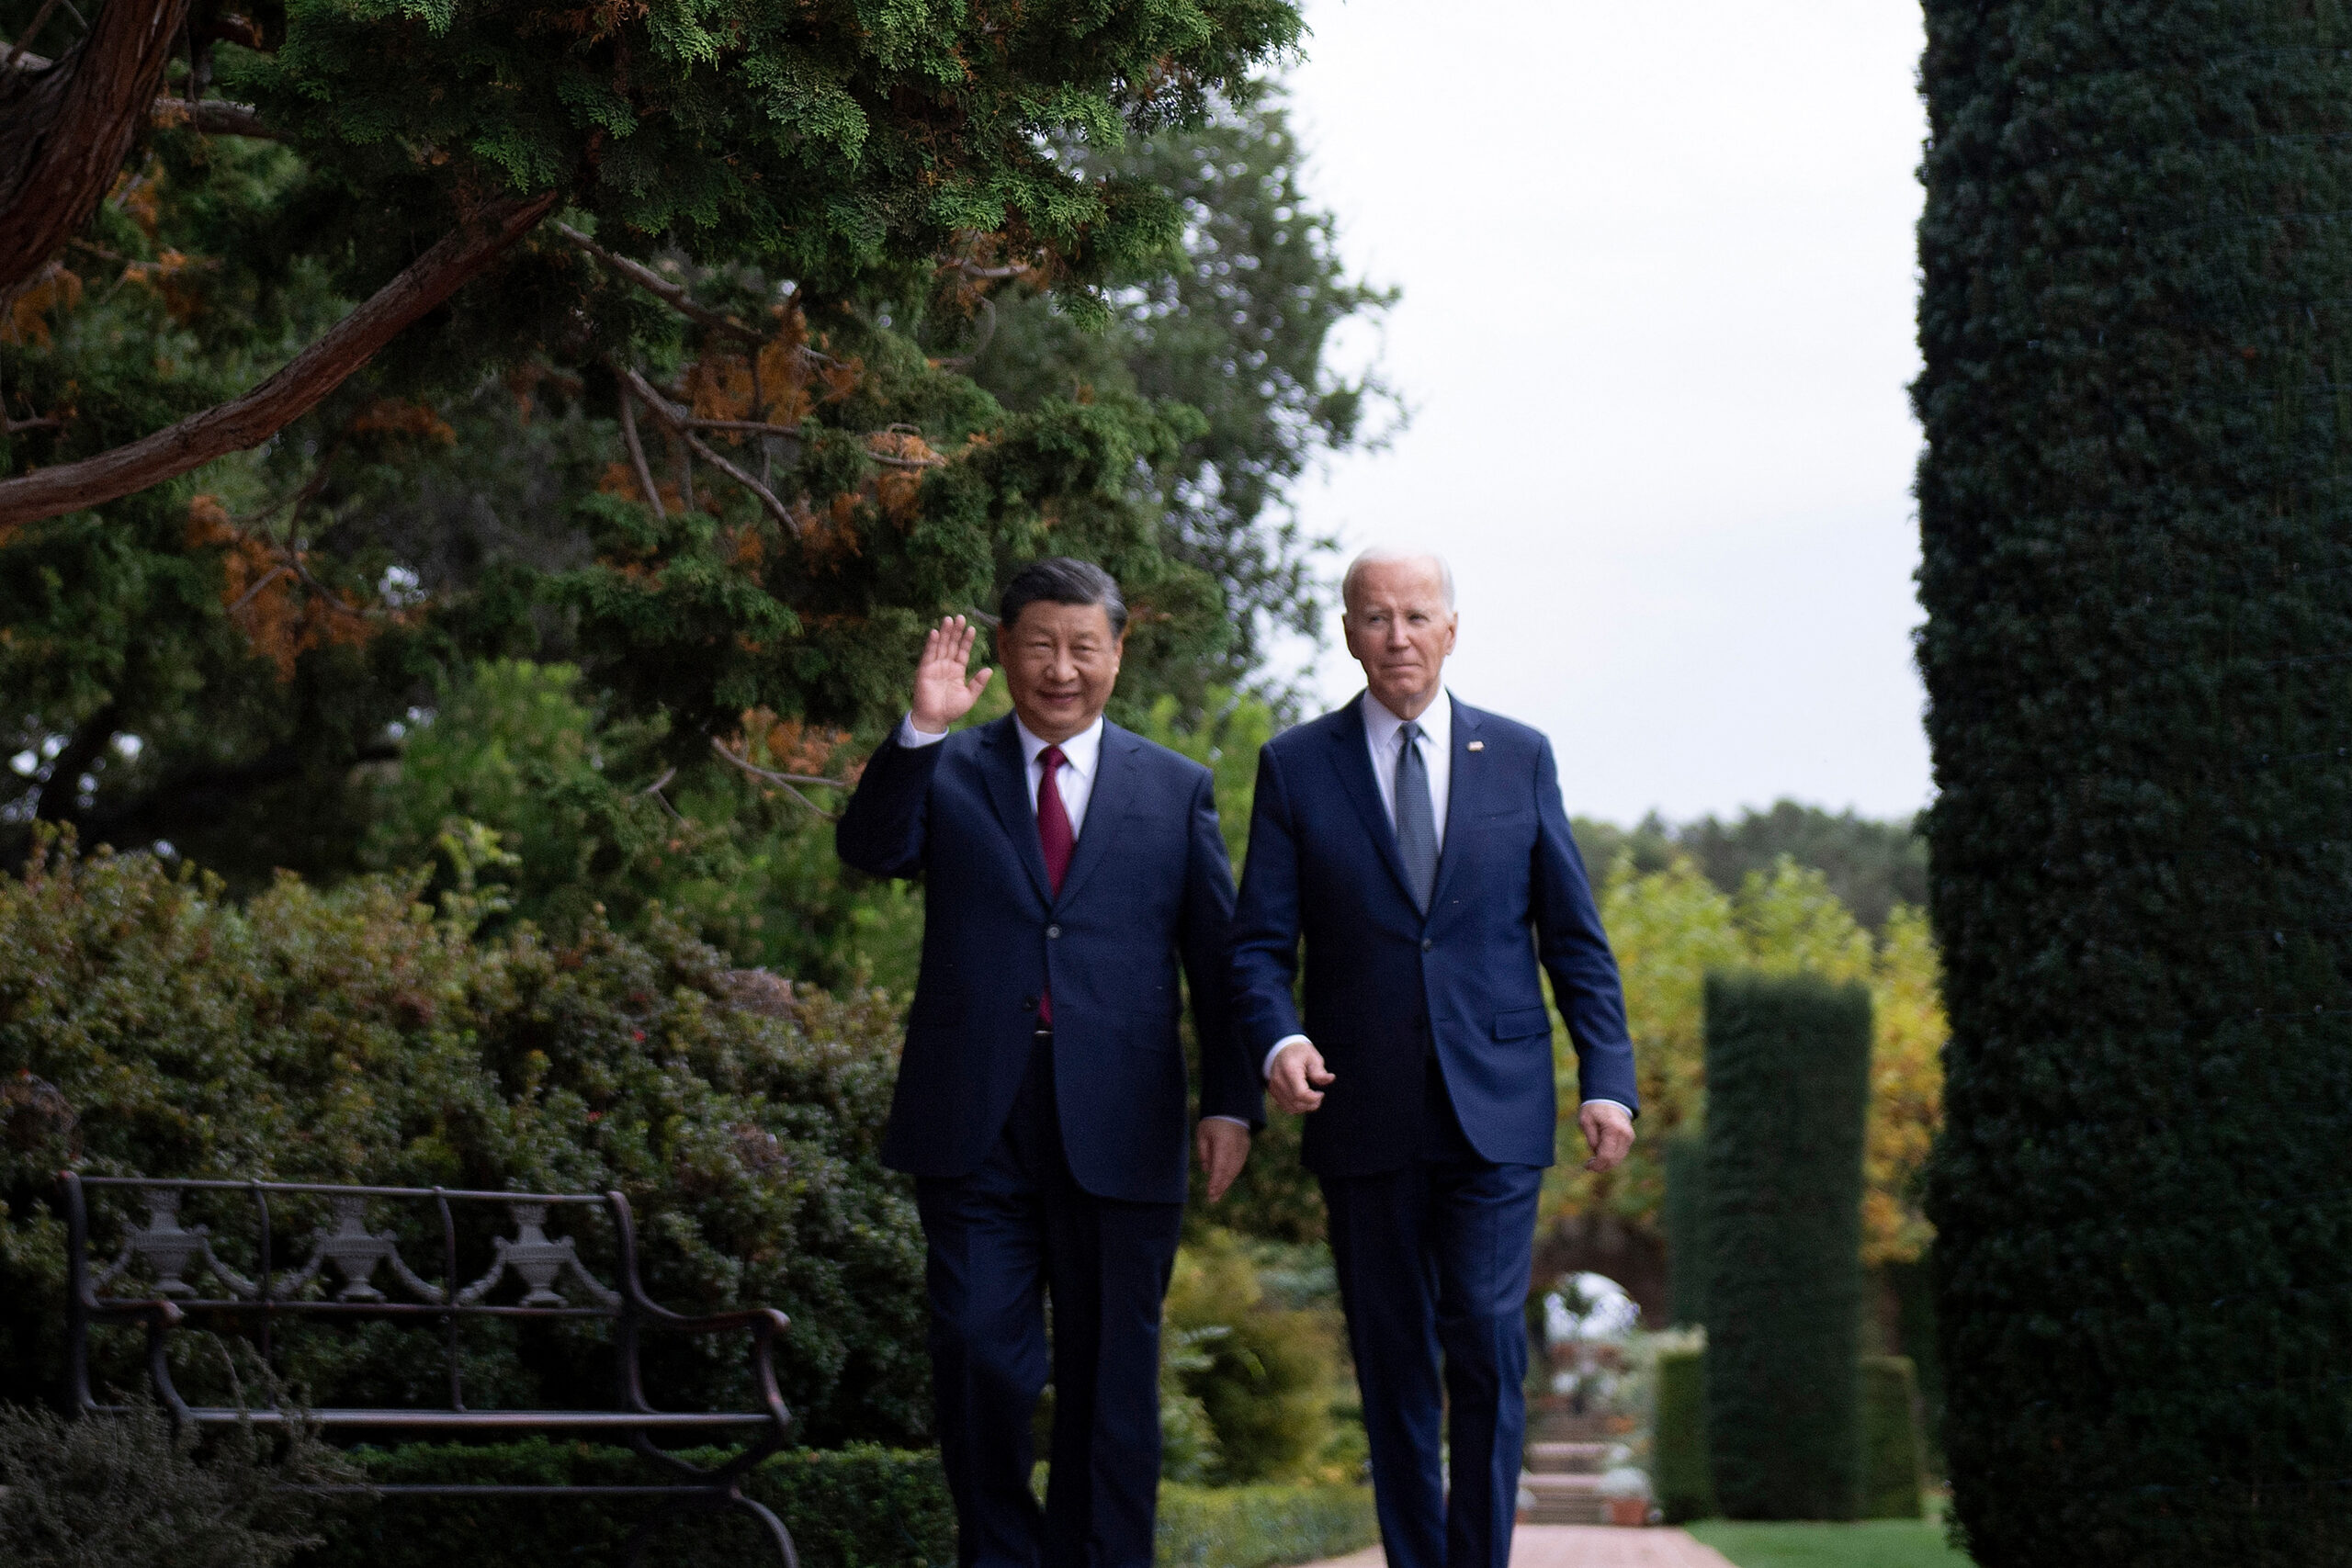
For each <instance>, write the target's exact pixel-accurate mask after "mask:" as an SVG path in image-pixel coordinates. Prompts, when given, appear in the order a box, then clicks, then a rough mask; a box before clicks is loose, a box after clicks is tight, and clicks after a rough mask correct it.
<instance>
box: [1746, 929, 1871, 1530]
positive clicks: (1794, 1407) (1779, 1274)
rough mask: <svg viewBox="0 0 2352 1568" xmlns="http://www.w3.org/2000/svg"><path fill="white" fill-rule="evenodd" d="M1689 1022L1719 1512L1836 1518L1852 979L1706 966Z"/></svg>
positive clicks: (1855, 1240) (1866, 1058) (1846, 1399)
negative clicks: (1698, 1028)
mask: <svg viewBox="0 0 2352 1568" xmlns="http://www.w3.org/2000/svg"><path fill="white" fill-rule="evenodd" d="M1706 1027H1707V1159H1706V1206H1705V1214H1706V1221H1705V1224H1706V1233H1707V1248H1706V1253H1707V1258H1708V1262H1709V1270H1708V1276H1707V1325H1706V1327H1707V1432H1708V1443H1709V1449H1710V1453H1711V1455H1712V1461H1713V1478H1714V1489H1715V1496H1716V1500H1717V1501H1718V1503H1719V1504H1720V1505H1721V1506H1722V1508H1723V1511H1724V1514H1726V1515H1728V1516H1729V1517H1733V1518H1742V1519H1848V1518H1851V1517H1854V1509H1855V1506H1856V1504H1857V1502H1858V1500H1859V1490H1860V1479H1861V1478H1860V1463H1861V1443H1860V1431H1859V1429H1858V1422H1857V1397H1858V1391H1857V1387H1856V1383H1855V1366H1856V1358H1857V1356H1858V1354H1859V1351H1860V1335H1861V1300H1862V1292H1861V1286H1862V1276H1861V1264H1860V1246H1861V1199H1862V1132H1863V1118H1864V1115H1865V1112H1866V1111H1867V1110H1868V1106H1869V1096H1870V1058H1871V999H1870V993H1869V992H1868V991H1867V990H1865V989H1864V988H1863V987H1860V986H1833V985H1830V984H1829V983H1828V982H1826V981H1825V980H1820V979H1817V978H1815V977H1813V976H1802V975H1800V976H1767V975H1762V974H1757V973H1753V972H1746V973H1732V974H1715V975H1711V976H1708V977H1707V983H1706Z"/></svg>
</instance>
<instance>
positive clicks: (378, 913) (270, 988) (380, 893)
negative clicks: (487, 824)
mask: <svg viewBox="0 0 2352 1568" xmlns="http://www.w3.org/2000/svg"><path fill="white" fill-rule="evenodd" d="M412 887H413V884H410V883H404V882H401V881H398V880H390V879H375V880H362V881H357V882H354V883H351V884H348V885H345V886H342V887H340V888H338V889H336V890H334V892H332V893H321V892H317V891H314V890H312V889H311V888H310V887H307V886H303V885H302V884H300V883H299V882H296V881H294V880H292V879H290V878H288V879H283V880H281V881H280V882H279V883H278V884H277V886H275V887H273V888H271V889H270V890H269V891H267V892H266V893H265V894H263V895H261V896H260V897H256V898H254V900H252V902H251V903H250V904H248V905H246V906H244V907H243V908H239V907H236V906H234V905H232V904H230V903H228V902H226V901H225V900H223V899H222V898H221V897H220V896H219V895H218V891H217V889H216V887H215V886H213V885H211V884H209V883H208V882H207V881H206V880H204V879H202V878H200V877H198V876H196V875H194V874H181V875H174V874H170V873H167V872H166V871H165V870H164V868H162V867H161V866H160V865H158V864H157V863H155V861H153V859H152V858H149V857H146V856H123V857H118V856H111V855H107V854H104V853H101V854H96V855H93V856H90V857H88V858H86V859H85V858H81V857H78V856H76V855H75V854H74V853H73V852H72V851H71V848H70V846H64V845H58V846H52V847H51V849H50V850H49V851H48V852H46V853H44V854H43V855H41V856H40V857H39V858H38V859H36V860H35V861H34V862H33V863H32V864H31V865H30V866H29V867H28V869H27V871H26V873H25V874H24V875H23V876H22V877H21V878H16V879H9V878H0V1082H14V1083H15V1084H16V1085H17V1087H18V1089H19V1090H20V1091H21V1092H20V1095H19V1099H20V1100H22V1101H23V1105H22V1107H21V1108H20V1109H21V1114H14V1115H12V1116H11V1117H10V1121H9V1129H10V1132H11V1134H12V1135H11V1136H9V1137H8V1138H6V1140H0V1202H5V1205H6V1211H5V1223H0V1397H7V1398H13V1399H17V1400H28V1401H29V1400H33V1399H36V1398H50V1399H53V1398H55V1397H56V1395H57V1393H59V1388H60V1382H61V1376H60V1373H61V1367H62V1358H61V1354H60V1344H59V1334H58V1322H59V1319H60V1316H61V1314H62V1292H63V1264H64V1249H63V1237H62V1225H61V1224H60V1223H59V1221H58V1219H57V1218H56V1216H55V1215H54V1213H52V1212H51V1202H52V1197H51V1194H52V1191H53V1179H54V1175H53V1173H54V1172H55V1170H56V1169H57V1168H58V1167H59V1166H60V1165H62V1164H63V1163H65V1161H66V1160H67V1159H68V1158H71V1157H74V1156H77V1155H78V1156H79V1159H80V1163H81V1168H84V1169H85V1170H87V1171H90V1172H93V1173H97V1174H115V1173H135V1174H141V1175H151V1176H191V1177H241V1178H242V1177H262V1178H275V1179H288V1180H318V1181H348V1180H364V1181H369V1182H379V1183H385V1184H399V1185H415V1186H429V1185H433V1184H435V1183H438V1184H442V1185H446V1186H457V1187H470V1188H485V1189H491V1190H498V1189H503V1188H509V1187H515V1188H541V1189H556V1190H584V1191H594V1190H603V1189H605V1188H608V1187H611V1188H618V1189H619V1190H621V1191H622V1192H624V1193H626V1194H627V1195H628V1198H629V1200H630V1201H631V1202H632V1204H634V1205H635V1206H636V1207H637V1209H638V1210H639V1216H640V1228H641V1232H642V1235H643V1238H644V1249H645V1264H646V1269H647V1283H648V1287H649V1289H650V1290H651V1292H653V1294H654V1295H655V1296H656V1297H657V1299H661V1300H662V1301H664V1302H666V1303H669V1304H671V1305H673V1306H676V1307H678V1308H681V1309H683V1310H708V1309H715V1308H718V1307H719V1306H722V1305H727V1304H732V1303H758V1304H763V1305H773V1306H776V1307H780V1308H782V1309H783V1310H785V1311H786V1312H787V1313H789V1314H791V1315H792V1318H793V1320H794V1321H793V1327H792V1330H791V1332H790V1334H789V1335H788V1336H786V1338H785V1339H784V1340H783V1341H782V1342H781V1343H780V1345H779V1346H778V1348H777V1356H776V1361H777V1366H778V1370H779V1372H780V1374H781V1375H782V1377H783V1378H784V1380H785V1390H786V1398H787V1400H789V1401H790V1402H791V1403H792V1404H793V1407H794V1409H795V1410H796V1412H797V1414H798V1415H799V1416H801V1418H802V1422H803V1427H802V1432H803V1434H804V1436H806V1437H808V1438H810V1439H811V1440H815V1441H820V1442H833V1441H841V1440H844V1439H850V1438H890V1439H894V1440H899V1441H905V1440H907V1439H910V1438H920V1437H921V1436H922V1434H923V1432H924V1431H925V1429H926V1427H927V1426H928V1419H929V1411H928V1404H929V1400H928V1367H927V1363H926V1361H925V1359H924V1355H923V1349H922V1311H923V1307H922V1242H921V1238H920V1235H919V1234H918V1229H917V1225H916V1222H915V1215H914V1209H913V1203H912V1201H911V1196H910V1190H909V1186H908V1183H907V1182H906V1180H905V1179H903V1178H901V1177H899V1176H897V1175H895V1174H893V1173H891V1172H889V1171H887V1170H885V1169H883V1168H881V1166H880V1164H879V1162H878V1160H877V1159H876V1146H877V1145H878V1143H879V1138H880V1133H881V1127H882V1122H883V1120H884V1117H885V1116H886V1114H887V1112H888V1103H889V1093H890V1086H891V1081H892V1076H893V1066H894V1060H895V1055H896V1046H897V1028H896V1020H895V1018H894V1016H893V1014H892V1011H891V1010H890V1008H889V1007H888V1005H887V1004H886V1003H885V1002H883V1001H882V1000H880V999H878V998H853V999H851V1000H848V1001H841V1002H837V1001H834V1000H831V999H830V998H826V997H824V996H822V995H820V994H815V993H807V992H802V993H797V994H796V993H794V992H793V991H792V989H791V987H789V986H787V985H785V984H784V983H782V982H779V981H775V980H774V979H772V978H770V977H768V976H764V975H762V974H760V973H758V972H743V971H730V970H729V969H727V968H726V967H725V966H724V965H723V964H722V963H721V961H720V959H719V957H718V954H717V953H715V952H713V951H712V950H711V949H709V948H708V947H706V946H704V945H702V944H701V943H699V942H694V941H692V940H691V939H689V938H687V937H686V936H684V934H683V933H681V932H680V931H677V930H676V929H675V928H674V927H672V926H670V925H668V924H667V923H665V922H664V921H663V920H662V919H660V918H659V916H658V912H657V913H656V914H655V916H653V917H652V918H650V919H648V921H647V923H646V929H645V931H644V934H643V935H642V936H641V937H639V938H633V939H632V938H624V937H622V936H619V935H617V934H616V933H615V932H614V931H611V930H609V929H607V928H605V927H604V926H603V925H601V924H599V923H598V922H597V921H596V920H595V919H594V918H593V916H592V917H591V918H590V919H589V920H588V922H587V924H586V925H585V926H584V927H583V929H582V931H581V932H580V933H579V935H578V936H577V937H576V938H575V939H574V940H572V941H570V942H563V943H560V944H556V943H551V942H548V941H546V940H544V939H543V938H541V937H540V936H539V935H538V934H537V933H536V932H534V931H531V930H530V929H529V928H527V927H526V928H521V929H518V930H515V931H511V932H508V933H506V934H503V935H501V936H498V937H495V938H491V937H484V936H481V935H480V934H479V933H478V932H477V931H475V930H474V927H473V925H472V923H471V919H470V915H471V911H470V909H469V906H468V904H467V901H466V900H465V899H464V898H463V897H458V898H453V899H452V900H450V901H448V902H447V904H446V905H445V907H444V909H443V911H442V913H441V914H440V915H438V916H437V917H436V916H435V914H434V912H433V911H431V910H428V909H426V908H423V907H422V906H420V905H418V904H417V903H416V902H415V901H414V900H413V898H412V897H411V896H410V895H411V889H412ZM30 1086H39V1088H40V1093H41V1094H45V1095H50V1096H51V1097H52V1098H53V1099H54V1100H55V1101H56V1105H55V1107H53V1108H52V1110H51V1111H48V1112H42V1111H40V1109H39V1106H38V1105H37V1104H36V1103H35V1101H36V1100H38V1098H39V1097H38V1096H36V1095H34V1094H33V1093H32V1089H31V1087H30ZM0 1109H6V1108H0ZM303 1240H304V1238H303V1237H302V1236H301V1235H299V1234H289V1235H285V1236H283V1237H281V1245H283V1246H285V1247H288V1248H294V1249H299V1248H300V1245H301V1243H302V1242H303ZM424 1255H426V1256H429V1255H430V1254H429V1251H427V1252H426V1253H425V1254H424ZM383 1326H384V1325H376V1327H375V1328H373V1329H370V1330H368V1331H367V1332H365V1333H358V1334H353V1335H350V1336H347V1337H338V1336H335V1335H333V1334H328V1333H324V1332H322V1333H320V1334H318V1335H314V1336H311V1337H309V1338H307V1339H300V1340H299V1343H298V1345H297V1359H299V1360H300V1361H301V1365H300V1368H299V1369H298V1381H300V1382H307V1383H308V1384H309V1386H308V1387H306V1388H305V1389H304V1390H303V1393H304V1394H305V1396H306V1397H307V1398H309V1399H310V1400H311V1402H313V1403H316V1404H328V1403H333V1402H334V1401H335V1399H337V1398H338V1397H347V1398H349V1399H351V1400H353V1401H366V1400H370V1399H381V1398H387V1397H391V1398H398V1397H400V1396H401V1394H402V1393H403V1391H404V1390H405V1388H406V1384H407V1382H409V1381H410V1380H411V1379H412V1378H413V1365H412V1364H411V1363H412V1361H413V1354H412V1353H413V1345H410V1344H408V1343H407V1342H406V1341H405V1340H404V1339H402V1338H401V1337H400V1336H390V1337H388V1336H386V1335H384V1334H383V1333H381V1332H380V1330H381V1329H382V1327H383ZM124 1338H125V1339H127V1338H128V1337H127V1336H124ZM180 1339H185V1340H187V1341H189V1342H190V1343H191V1345H192V1346H196V1347H198V1348H200V1346H201V1341H200V1339H199V1338H198V1337H196V1336H187V1335H182V1336H175V1340H180ZM723 1340H727V1337H724V1336H713V1337H707V1338H705V1339H696V1340H695V1341H691V1342H687V1343H684V1344H680V1343H676V1342H671V1343H667V1344H664V1345H663V1346H662V1352H663V1355H664V1357H665V1359H663V1360H662V1361H661V1362H660V1363H659V1386H660V1387H661V1389H662V1395H663V1397H664V1398H665V1399H673V1400H675V1401H676V1402H677V1403H678V1404H681V1405H693V1404H697V1403H699V1404H707V1405H712V1406H718V1405H722V1404H726V1405H736V1404H737V1402H738V1401H740V1400H741V1399H744V1398H746V1397H748V1396H749V1391H748V1389H746V1388H745V1387H744V1386H743V1382H744V1380H745V1379H746V1377H747V1373H746V1371H745V1370H744V1366H743V1360H742V1357H741V1348H740V1345H739V1344H737V1343H735V1342H732V1341H729V1342H725V1343H720V1342H719V1341H723ZM305 1346H307V1348H303V1347H305ZM119 1348H120V1350H121V1352H122V1354H121V1357H120V1358H119V1359H117V1360H116V1361H114V1362H113V1363H111V1364H109V1365H107V1366H105V1367H102V1369H101V1371H102V1377H110V1378H111V1379H112V1381H114V1382H118V1383H121V1384H123V1385H125V1386H130V1384H131V1383H133V1382H136V1381H137V1373H136V1370H135V1363H134V1362H133V1361H132V1360H131V1359H130V1352H131V1351H132V1350H133V1349H134V1348H135V1347H132V1346H130V1345H128V1344H125V1345H123V1346H121V1347H119ZM606 1354H607V1352H606V1351H605V1350H604V1349H603V1348H601V1347H592V1346H588V1345H584V1344H582V1345H571V1346H569V1347H567V1345H566V1344H565V1342H563V1341H562V1340H561V1339H560V1338H559V1339H558V1340H557V1342H556V1343H555V1344H554V1345H553V1346H552V1348H548V1349H547V1350H546V1351H545V1353H544V1354H542V1353H539V1352H537V1351H534V1352H533V1353H532V1355H530V1356H525V1355H522V1354H521V1353H519V1352H518V1351H517V1350H516V1349H515V1348H513V1345H512V1342H510V1341H508V1340H505V1339H503V1338H502V1337H498V1336H495V1335H490V1334H485V1335H483V1336H482V1337H481V1341H480V1359H481V1360H482V1362H483V1364H482V1365H481V1366H480V1367H479V1368H477V1369H476V1370H475V1372H474V1374H473V1375H474V1376H475V1377H476V1378H478V1379H479V1380H481V1382H480V1384H479V1386H481V1387H484V1388H489V1389H495V1390H496V1391H498V1392H499V1393H500V1394H501V1396H502V1398H503V1399H504V1400H506V1401H508V1402H511V1403H515V1404H533V1403H539V1402H541V1401H546V1402H548V1403H553V1404H559V1405H560V1404H568V1403H572V1400H571V1399H570V1398H567V1397H564V1396H565V1394H566V1393H568V1392H569V1391H570V1390H571V1389H573V1388H577V1387H583V1386H584V1387H592V1388H596V1389H602V1388H603V1387H605V1385H606V1383H607V1382H608V1379H609V1370H608V1369H609V1362H608V1361H607V1360H605V1355H606ZM304 1358H307V1359H304ZM737 1407H740V1405H738V1406H737Z"/></svg>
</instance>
